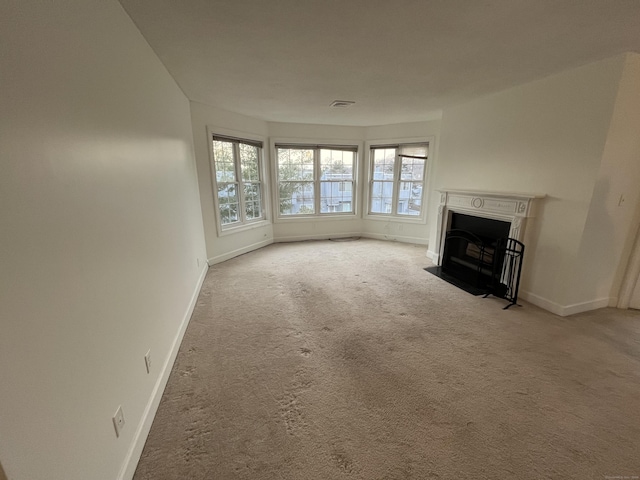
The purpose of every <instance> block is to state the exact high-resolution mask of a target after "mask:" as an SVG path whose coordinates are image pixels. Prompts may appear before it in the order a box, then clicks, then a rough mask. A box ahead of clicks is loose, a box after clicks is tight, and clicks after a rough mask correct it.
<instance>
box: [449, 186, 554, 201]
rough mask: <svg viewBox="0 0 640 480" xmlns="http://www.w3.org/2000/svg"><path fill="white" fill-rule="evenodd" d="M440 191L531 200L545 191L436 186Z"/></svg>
mask: <svg viewBox="0 0 640 480" xmlns="http://www.w3.org/2000/svg"><path fill="white" fill-rule="evenodd" d="M437 190H438V192H441V193H453V194H457V195H470V196H475V197H489V198H513V199H518V200H533V199H537V198H545V197H546V196H547V195H546V194H545V193H522V192H491V191H488V190H486V191H485V190H460V189H455V188H438V189H437Z"/></svg>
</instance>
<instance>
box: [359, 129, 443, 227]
mask: <svg viewBox="0 0 640 480" xmlns="http://www.w3.org/2000/svg"><path fill="white" fill-rule="evenodd" d="M410 143H428V144H429V153H428V155H427V165H426V169H425V178H424V184H423V186H422V188H423V190H424V191H423V193H422V203H423V208H422V209H421V212H420V215H400V214H392V213H369V208H370V201H371V181H372V175H373V168H372V162H373V158H372V155H371V148H372V147H377V146H383V145H405V144H410ZM364 151H365V162H364V177H365V178H364V180H363V185H362V191H363V195H362V197H363V198H362V205H363V213H362V217H363V219H364V220H373V221H380V222H389V221H393V222H401V223H414V224H426V223H427V220H428V218H427V211H428V210H429V199H430V197H431V190H432V178H433V175H432V171H433V165H434V163H435V161H434V159H435V152H436V138H435V136H433V135H429V136H426V137H407V138H384V139H375V140H367V141H366V142H365V146H364ZM394 183H397V180H395V178H394ZM394 190H395V192H394V202H396V201H397V195H398V189H394Z"/></svg>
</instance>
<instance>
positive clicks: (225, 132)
mask: <svg viewBox="0 0 640 480" xmlns="http://www.w3.org/2000/svg"><path fill="white" fill-rule="evenodd" d="M214 135H219V136H221V137H233V138H237V139H245V140H253V141H256V142H262V159H261V162H260V174H261V177H262V178H261V186H262V214H263V217H262V218H258V219H255V220H248V221H245V223H241V224H238V225H236V224H229V225H225V226H224V227H223V226H222V220H221V218H220V205H219V203H218V182H217V180H216V176H215V174H214V173H215V165H214V161H215V160H214V158H213V136H214ZM207 145H208V147H207V148H208V151H209V178H210V179H211V188H212V191H211V193H212V195H213V207H214V215H215V219H216V232H217V234H218V237H225V236H227V235H233V234H235V233H238V232H243V231H245V230H252V229H254V228H259V227H264V226H265V225H269V224H271V220H270V218H271V210H270V205H269V204H270V202H269V198H271V196H270V192H271V188H270V187H271V181H270V175H269V168H268V164H269V163H270V162H269V148H268V139H267V138H266V137H263V136H261V135H256V134H254V133H249V132H242V131H239V130H231V129H228V128H220V127H216V126H209V125H208V126H207Z"/></svg>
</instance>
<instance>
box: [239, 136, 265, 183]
mask: <svg viewBox="0 0 640 480" xmlns="http://www.w3.org/2000/svg"><path fill="white" fill-rule="evenodd" d="M240 171H241V172H242V180H243V181H244V182H258V181H260V171H259V168H258V147H255V146H253V145H247V144H246V143H241V144H240Z"/></svg>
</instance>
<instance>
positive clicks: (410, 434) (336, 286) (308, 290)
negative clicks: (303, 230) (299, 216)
mask: <svg viewBox="0 0 640 480" xmlns="http://www.w3.org/2000/svg"><path fill="white" fill-rule="evenodd" d="M428 265H430V262H429V261H428V259H427V258H426V257H425V247H423V246H416V245H406V244H399V243H390V242H381V241H375V240H365V239H362V240H358V241H353V242H331V241H322V242H304V243H293V244H278V245H272V246H269V247H266V248H263V249H261V250H259V251H256V252H252V253H249V254H246V255H243V256H241V257H238V258H235V259H233V260H230V261H227V262H225V263H222V264H219V265H215V266H214V267H212V268H211V269H210V271H209V273H208V275H207V278H206V281H205V284H204V288H203V290H202V293H201V295H200V298H199V300H198V303H197V307H196V310H195V313H194V315H193V318H192V320H191V324H190V325H189V328H188V330H187V332H186V335H185V338H184V341H183V343H182V347H181V349H180V352H179V354H178V358H177V361H176V363H175V366H174V368H173V372H172V374H171V378H170V379H169V383H168V386H167V389H166V391H165V393H164V396H163V398H162V402H161V404H160V407H159V410H158V414H157V416H156V419H155V421H154V423H153V427H152V429H151V434H150V436H149V438H148V441H147V444H146V446H145V449H144V452H143V455H142V458H141V460H140V463H139V466H138V469H137V472H136V475H135V480H151V479H153V480H162V479H195V480H200V479H207V480H213V479H220V480H232V479H286V480H306V479H309V480H316V479H317V480H331V479H353V480H355V479H375V480H383V479H385V480H391V479H398V480H400V479H432V478H440V479H467V478H468V479H536V480H537V479H547V478H549V479H605V478H606V477H607V476H609V477H613V476H628V477H631V476H633V475H636V476H640V446H639V445H640V314H638V313H637V312H633V311H619V310H615V309H605V310H600V311H597V312H591V313H587V314H581V315H577V316H574V317H569V318H561V317H557V316H554V315H552V314H549V313H547V312H544V311H542V310H540V309H538V308H536V307H534V306H532V305H529V304H526V303H525V304H524V306H523V307H522V308H519V307H512V308H511V309H509V310H507V311H504V310H502V307H503V306H504V305H505V302H504V301H502V300H499V299H495V298H488V299H483V298H482V297H474V296H472V295H469V294H467V293H465V292H463V291H462V290H459V289H458V288H456V287H454V286H452V285H449V284H447V283H445V282H443V281H442V280H440V279H439V278H437V277H435V276H433V275H431V274H429V273H427V272H425V271H424V270H423V267H425V266H428Z"/></svg>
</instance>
